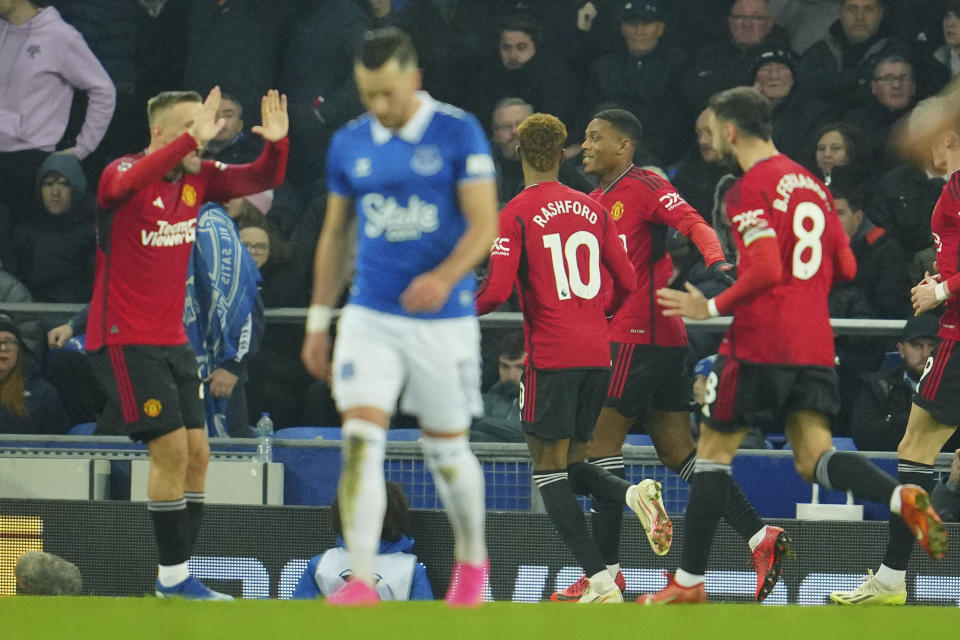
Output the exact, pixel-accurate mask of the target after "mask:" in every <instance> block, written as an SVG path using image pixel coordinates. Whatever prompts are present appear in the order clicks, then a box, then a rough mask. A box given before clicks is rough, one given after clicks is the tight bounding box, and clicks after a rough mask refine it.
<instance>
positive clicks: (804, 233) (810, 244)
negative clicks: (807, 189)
mask: <svg viewBox="0 0 960 640" xmlns="http://www.w3.org/2000/svg"><path fill="white" fill-rule="evenodd" d="M807 220H809V221H810V223H811V225H812V226H811V228H810V229H807V228H806V226H805V225H806V221H807ZM825 227H826V219H825V218H824V216H823V209H821V208H820V207H818V206H817V205H815V204H814V203H812V202H801V203H800V204H798V205H797V208H796V210H794V212H793V235H795V236H796V237H797V243H796V244H795V245H793V277H794V278H797V279H798V280H809V279H810V278H812V277H813V276H815V275H816V274H817V271H818V270H819V269H820V263H821V262H822V261H823V244H821V242H820V236H822V235H823V230H824V228H825ZM807 249H809V250H810V253H809V255H808V256H807V259H806V260H804V259H803V254H804V251H806V250H807Z"/></svg>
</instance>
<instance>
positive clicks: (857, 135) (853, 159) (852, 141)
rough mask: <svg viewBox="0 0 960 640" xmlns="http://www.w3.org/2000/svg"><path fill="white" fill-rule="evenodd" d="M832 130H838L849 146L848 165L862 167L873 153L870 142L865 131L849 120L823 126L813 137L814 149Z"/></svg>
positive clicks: (845, 143)
mask: <svg viewBox="0 0 960 640" xmlns="http://www.w3.org/2000/svg"><path fill="white" fill-rule="evenodd" d="M831 131H836V132H837V133H839V134H840V137H841V138H843V145H844V146H845V147H846V148H847V165H850V166H853V167H857V168H858V169H862V168H863V167H864V165H865V164H866V163H867V162H868V160H869V158H870V155H871V153H872V151H871V149H870V143H869V142H868V141H867V137H866V136H865V135H864V134H863V132H862V131H861V130H860V129H859V128H858V127H857V126H856V125H852V124H850V123H849V122H832V123H830V124H827V125H824V126H823V127H821V128H820V130H819V131H817V135H815V136H814V137H813V145H814V151H816V146H817V144H819V143H820V138H822V137H823V136H824V135H826V134H828V133H830V132H831Z"/></svg>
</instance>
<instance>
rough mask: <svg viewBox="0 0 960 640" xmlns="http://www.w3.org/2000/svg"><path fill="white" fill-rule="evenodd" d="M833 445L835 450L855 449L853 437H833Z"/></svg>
mask: <svg viewBox="0 0 960 640" xmlns="http://www.w3.org/2000/svg"><path fill="white" fill-rule="evenodd" d="M833 446H834V447H835V448H836V449H837V451H856V450H857V445H856V444H854V442H853V438H834V439H833Z"/></svg>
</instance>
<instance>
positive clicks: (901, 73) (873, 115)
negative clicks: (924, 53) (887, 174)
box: [844, 54, 917, 168]
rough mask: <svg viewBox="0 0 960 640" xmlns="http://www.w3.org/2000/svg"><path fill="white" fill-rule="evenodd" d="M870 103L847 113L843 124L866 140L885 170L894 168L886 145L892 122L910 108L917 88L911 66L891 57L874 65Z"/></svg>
mask: <svg viewBox="0 0 960 640" xmlns="http://www.w3.org/2000/svg"><path fill="white" fill-rule="evenodd" d="M870 93H871V95H872V99H870V100H869V101H868V102H867V103H866V104H864V105H863V106H860V107H858V108H856V109H853V110H851V111H848V112H847V114H846V116H845V117H844V120H846V121H847V122H849V123H851V124H853V125H855V126H857V127H858V128H859V129H860V130H861V131H863V132H864V134H866V136H867V142H868V144H869V145H870V146H871V147H873V149H875V150H876V151H877V152H878V153H881V154H882V155H883V156H884V159H885V163H886V164H885V166H886V167H887V168H889V167H891V166H893V165H894V164H896V163H895V162H894V160H895V158H896V155H897V154H896V152H895V151H894V150H893V149H892V148H889V147H888V145H887V141H888V139H889V137H890V129H891V127H893V124H894V122H896V121H897V120H898V119H900V118H901V117H903V116H904V115H906V114H907V112H908V111H909V110H910V109H911V108H913V105H914V104H916V99H917V84H916V81H915V76H914V68H913V65H912V64H911V63H910V62H909V61H908V60H907V59H906V58H904V57H902V56H900V55H897V54H891V55H885V56H883V57H882V58H880V59H879V60H877V61H876V64H874V66H873V74H872V76H871V80H870Z"/></svg>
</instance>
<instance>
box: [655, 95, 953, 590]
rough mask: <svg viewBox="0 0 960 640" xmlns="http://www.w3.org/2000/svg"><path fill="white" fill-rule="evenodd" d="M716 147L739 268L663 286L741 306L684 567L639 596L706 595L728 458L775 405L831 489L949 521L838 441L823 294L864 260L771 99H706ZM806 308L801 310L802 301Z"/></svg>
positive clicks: (805, 472)
mask: <svg viewBox="0 0 960 640" xmlns="http://www.w3.org/2000/svg"><path fill="white" fill-rule="evenodd" d="M710 108H711V109H712V110H713V113H712V114H711V115H710V131H711V134H712V137H713V145H714V148H715V149H717V151H718V152H720V154H721V156H722V157H723V158H724V159H725V160H726V161H728V162H729V161H730V160H734V161H735V162H736V164H737V166H739V167H740V169H741V170H742V171H743V172H744V174H743V176H742V177H741V178H739V179H738V180H737V181H736V182H735V183H734V185H733V186H732V187H731V189H730V190H729V191H728V192H727V194H726V205H727V215H728V216H730V220H731V222H732V224H733V231H734V238H735V240H736V243H737V248H738V249H739V255H740V269H739V279H738V280H737V282H736V283H735V284H734V285H733V286H732V287H730V288H729V289H727V290H726V291H724V292H723V293H721V294H719V295H718V296H716V297H714V298H711V299H709V300H708V299H706V298H705V297H704V296H703V294H702V293H700V291H698V290H697V289H696V287H694V286H693V285H691V284H690V283H686V289H687V290H686V291H677V290H673V289H659V290H658V291H657V292H656V295H657V299H658V301H659V302H660V304H662V305H663V306H664V307H665V311H664V314H665V315H668V316H671V317H673V316H681V315H682V316H684V317H687V318H693V319H697V320H704V319H706V318H710V317H715V316H718V315H722V314H724V313H733V314H734V318H733V323H732V324H731V325H730V329H729V330H728V331H727V334H726V336H725V337H724V340H723V343H722V344H721V346H720V351H719V354H720V355H719V357H718V358H717V361H716V362H715V363H714V366H713V371H712V372H711V373H710V377H709V378H708V379H707V389H706V402H705V404H704V406H703V409H702V418H703V420H702V423H701V427H700V430H701V435H700V441H699V442H698V444H697V459H696V462H695V464H694V469H693V477H692V478H691V480H690V497H689V501H688V503H687V513H686V521H685V523H686V527H685V537H684V541H683V552H682V555H681V561H680V569H678V570H677V572H676V574H675V575H674V576H670V577H669V578H668V582H667V586H666V588H664V589H663V590H661V591H659V592H657V593H654V594H649V595H645V596H641V597H640V599H639V600H638V602H640V603H642V604H667V603H682V602H691V603H695V602H705V601H706V599H707V595H706V591H705V590H704V573H705V570H706V566H707V561H708V559H709V556H710V547H711V546H712V544H713V536H714V533H715V530H716V526H717V522H718V520H719V519H720V517H721V515H722V514H723V512H724V509H725V508H726V506H727V504H728V496H729V495H730V491H731V487H732V486H733V485H734V482H733V478H732V476H731V463H732V462H733V458H734V455H735V454H736V450H737V447H738V446H739V444H740V441H741V440H742V439H743V437H744V435H745V434H746V431H747V427H749V426H751V425H752V424H753V423H754V421H755V419H756V418H757V417H759V416H760V415H762V414H769V413H772V414H773V415H774V416H776V418H777V420H776V423H777V424H778V425H779V424H783V425H785V426H786V429H785V431H786V434H787V439H788V440H789V441H790V444H791V446H792V448H793V456H794V461H795V464H796V468H797V471H798V472H799V473H800V475H801V476H803V477H804V478H805V479H806V480H808V481H810V482H817V483H819V484H821V485H823V486H824V487H826V488H828V489H839V490H843V491H852V492H853V494H854V495H855V496H857V497H858V498H861V499H864V500H874V501H878V502H886V503H888V504H889V505H890V511H891V512H893V513H895V514H898V515H899V516H900V517H901V518H902V519H903V521H904V523H905V524H906V525H907V527H908V528H909V529H910V530H911V531H913V532H914V533H915V535H916V536H917V538H918V539H919V541H920V543H921V544H922V545H923V547H924V549H926V551H927V553H929V554H930V555H931V556H933V557H935V558H939V557H943V555H944V554H945V553H946V530H945V528H944V526H943V524H942V523H941V522H940V519H939V517H937V514H936V513H935V512H934V511H933V509H932V508H931V507H930V498H929V495H928V494H927V492H926V491H925V490H924V489H922V488H921V487H918V486H916V485H910V484H908V485H898V484H897V482H896V480H894V479H893V478H891V477H890V476H889V475H887V474H886V473H884V472H883V471H881V470H880V469H878V468H877V467H876V466H874V465H873V464H872V463H871V462H870V461H869V460H868V459H867V458H865V457H864V456H863V455H861V454H859V453H855V452H847V451H837V450H836V449H834V448H833V446H832V435H831V432H830V420H831V417H832V416H833V415H834V414H836V412H837V411H838V410H839V408H840V398H839V392H838V389H837V376H836V372H835V371H834V349H833V332H832V329H831V327H830V315H829V312H828V309H827V296H828V294H829V292H830V287H831V286H832V285H833V283H834V282H837V281H845V280H850V279H852V278H853V276H854V275H855V274H856V266H857V265H856V260H855V258H854V257H853V252H852V251H851V250H850V247H849V244H848V241H847V236H846V234H845V233H844V232H843V228H842V227H841V225H840V221H839V219H838V218H837V216H836V212H835V209H834V204H833V197H832V196H831V195H830V193H829V191H827V189H826V187H824V185H823V183H821V182H820V181H819V180H817V179H816V178H815V177H814V176H813V175H812V174H811V173H810V172H809V171H807V170H806V169H804V168H803V167H801V166H800V165H798V164H797V163H795V162H794V161H792V160H790V159H789V158H787V157H786V156H784V155H782V154H780V153H779V152H778V151H777V149H776V147H775V146H774V144H773V141H772V123H771V114H770V111H771V109H770V103H769V102H768V101H767V99H766V98H764V97H763V96H761V95H760V94H759V93H758V92H757V91H756V90H755V89H752V88H748V87H737V88H734V89H729V90H727V91H723V92H721V93H718V94H716V95H714V96H713V97H712V98H711V99H710ZM798 309H802V310H803V312H802V313H797V310H798Z"/></svg>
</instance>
